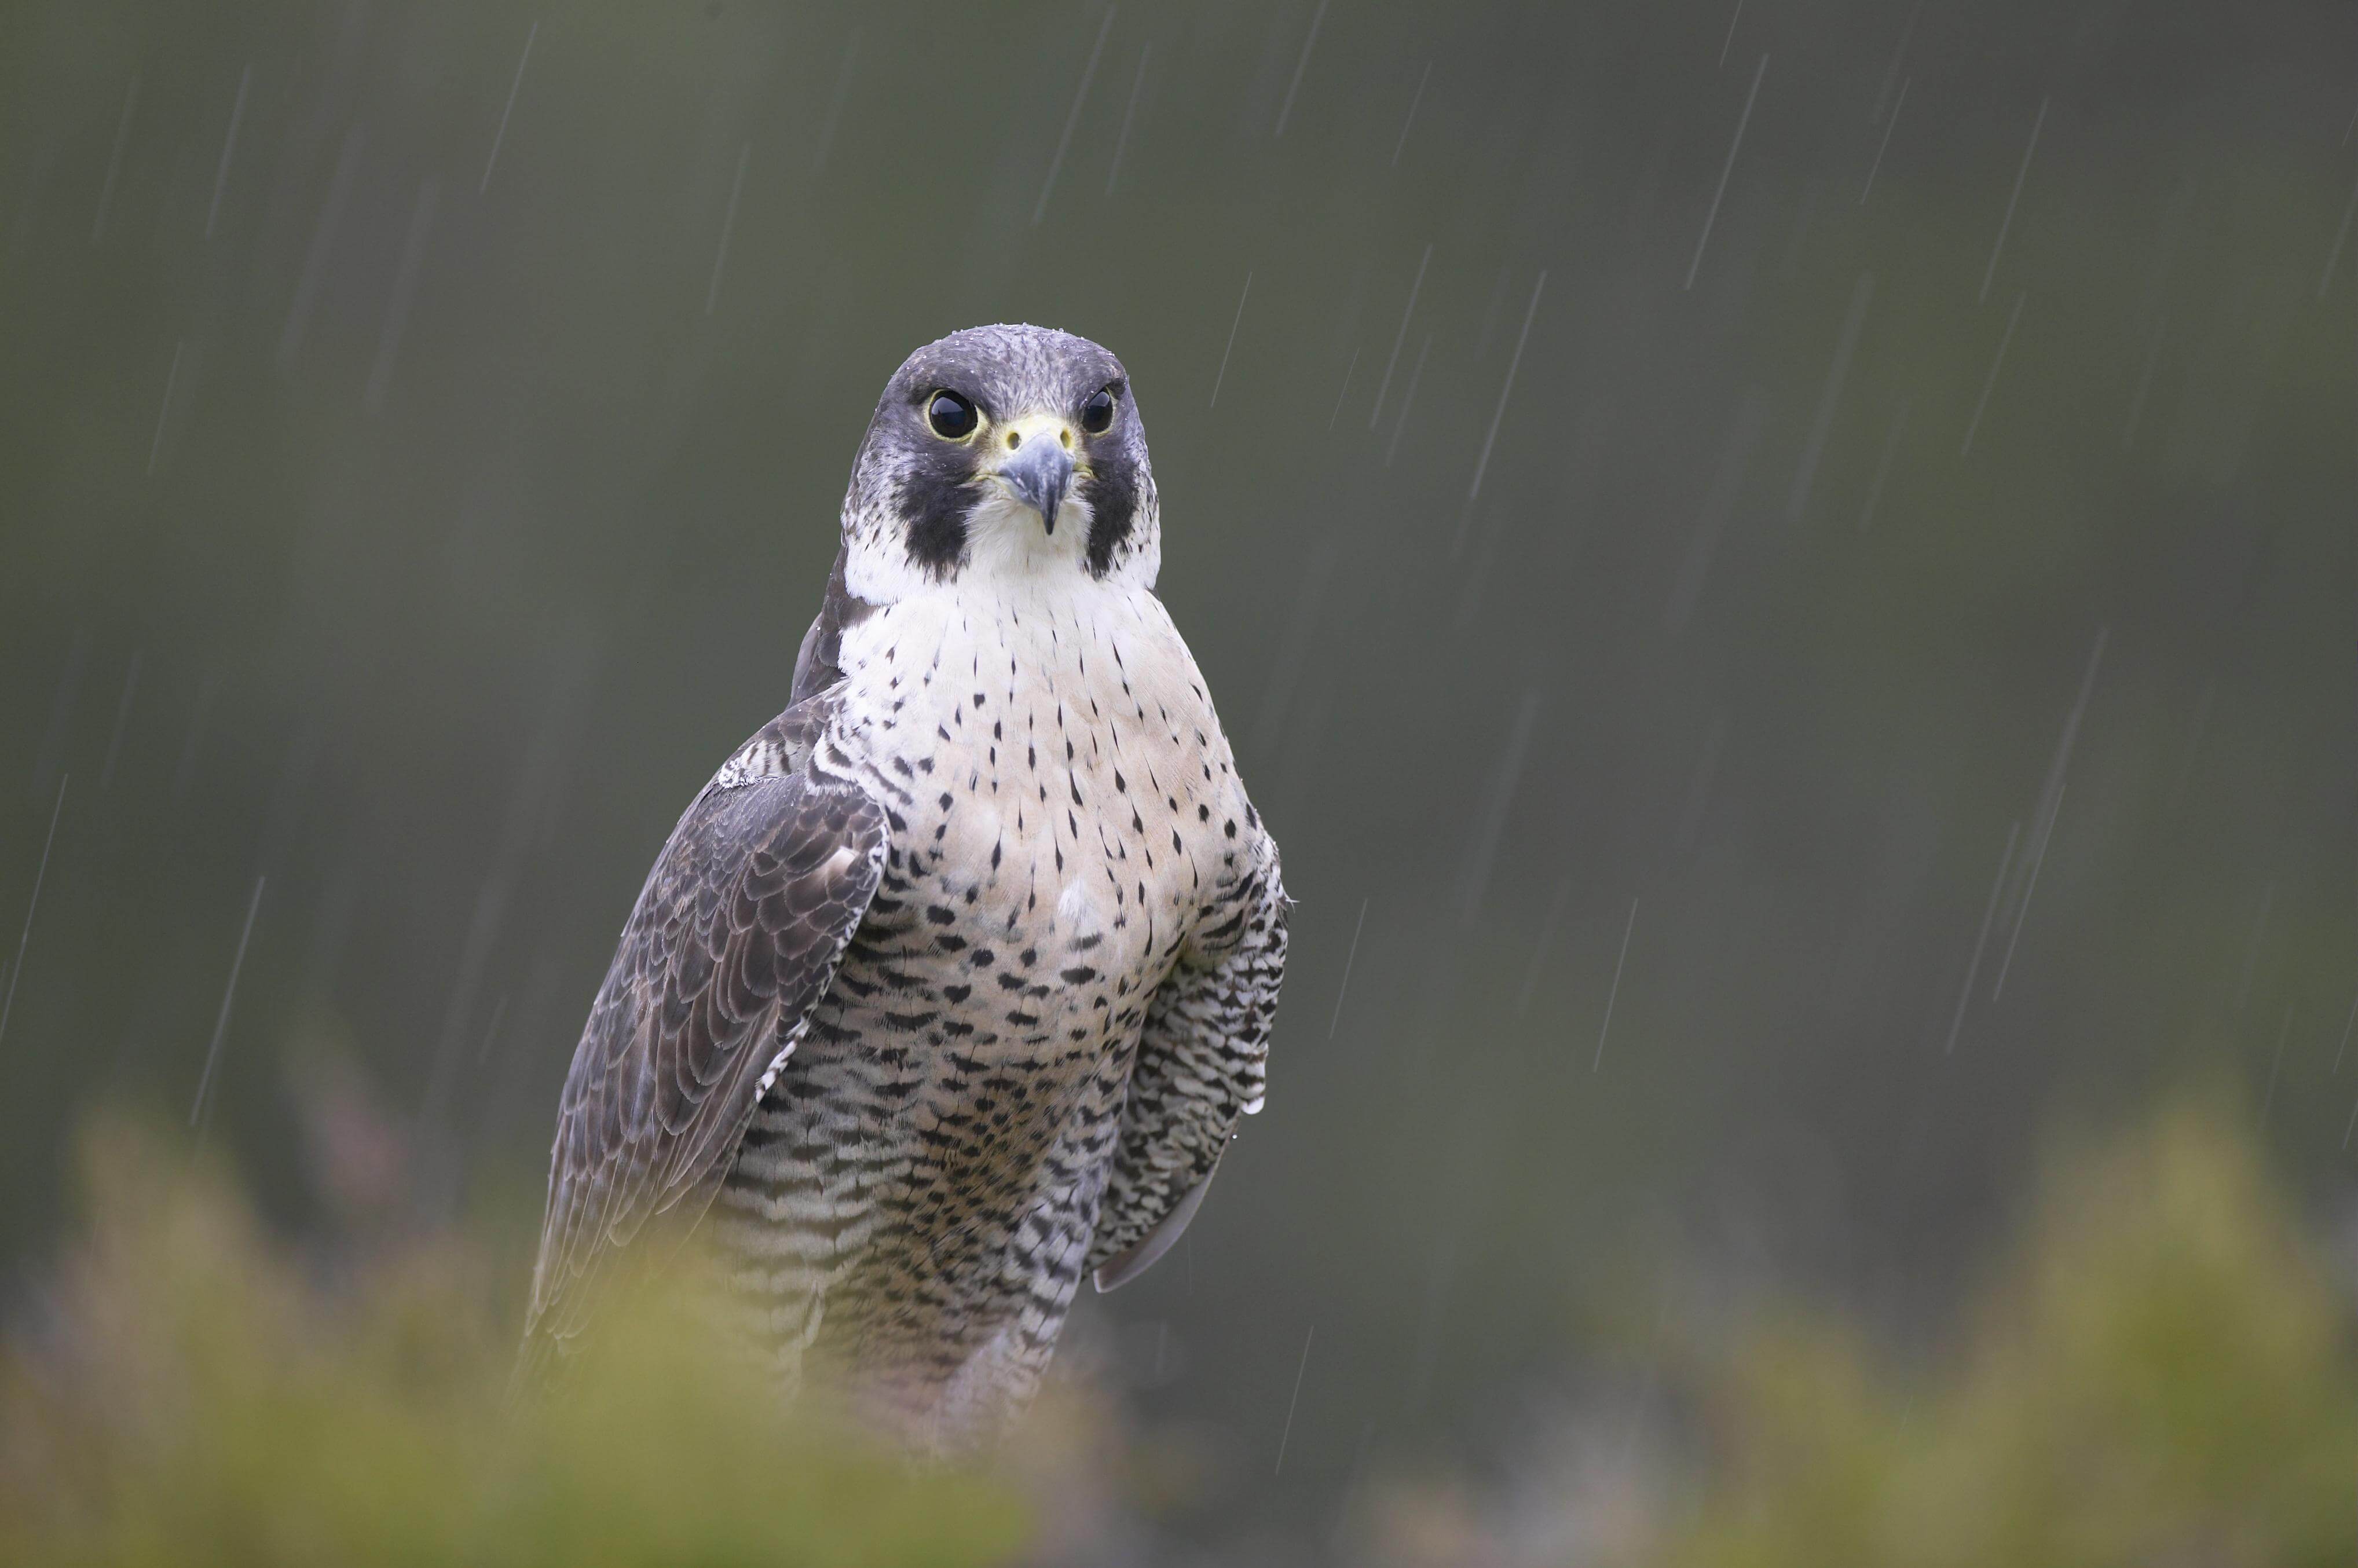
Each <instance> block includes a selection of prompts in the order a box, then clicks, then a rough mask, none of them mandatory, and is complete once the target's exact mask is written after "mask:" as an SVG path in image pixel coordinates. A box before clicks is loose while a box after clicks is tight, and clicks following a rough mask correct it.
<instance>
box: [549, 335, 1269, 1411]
mask: <svg viewBox="0 0 2358 1568" xmlns="http://www.w3.org/2000/svg"><path fill="white" fill-rule="evenodd" d="M1161 520H1162V517H1161V508H1160V503H1159V502H1158V499H1157V496H1156V493H1155V488H1154V476H1153V472H1152V469H1151V468H1150V467H1149V466H1148V462H1147V455H1146V437H1145V432H1144V430H1143V428H1142V427H1141V425H1140V422H1139V414H1138V405H1137V402H1136V400H1135V398H1134V397H1133V395H1132V393H1131V390H1130V377H1129V374H1128V373H1126V372H1125V371H1124V370H1123V369H1122V366H1121V363H1120V361H1118V360H1116V359H1115V358H1114V357H1113V355H1111V354H1110V353H1109V352H1107V351H1105V350H1104V349H1102V348H1100V347H1098V345H1097V344H1095V343H1093V342H1090V341H1087V340H1085V339H1082V338H1076V337H1073V336H1071V335H1069V334H1067V333H1064V332H1058V331H1052V330H1045V329H1042V328H1037V327H1028V326H997V327H978V328H974V329H971V330H967V331H963V332H958V333H955V334H953V335H952V336H950V337H947V338H944V339H942V340H941V341H938V342H936V343H933V344H930V345H928V346H926V347H925V348H923V349H920V350H918V351H916V352H915V353H914V354H912V355H911V356H910V357H909V359H908V361H907V362H906V363H904V364H903V365H902V367H901V368H900V370H899V372H898V373H896V374H894V375H893V377H892V381H891V383H890V384H887V385H886V387H885V389H884V395H883V396H882V398H881V399H879V400H878V402H877V405H876V412H875V416H874V417H873V418H871V420H870V421H869V425H868V431H867V435H866V437H865V438H863V439H862V441H861V442H860V451H859V455H858V457H857V459H856V460H854V462H853V465H852V472H851V483H850V487H849V491H848V492H847V493H846V495H845V497H844V503H843V514H842V545H841V548H840V549H839V550H838V553H837V556H836V559H835V568H834V570H833V572H832V573H831V575H830V576H829V578H828V580H827V596H826V600H825V601H824V603H823V604H822V606H821V608H820V610H819V613H818V618H817V621H816V622H813V623H812V625H811V628H810V631H809V633H808V634H807V635H806V636H805V637H804V639H803V642H802V647H801V651H800V654H799V655H798V656H797V657H796V659H795V676H794V687H793V690H792V693H791V700H790V702H789V705H788V706H787V708H786V710H785V711H784V713H782V714H780V715H779V716H778V717H777V718H776V719H773V720H771V721H770V722H769V723H768V724H766V725H764V726H763V728H762V729H761V730H759V731H758V732H757V733H755V734H754V736H753V737H752V740H750V741H747V742H746V743H745V744H744V745H743V746H742V747H741V748H740V749H739V750H738V752H736V754H735V755H734V756H732V757H730V759H729V760H728V762H725V763H723V764H722V766H721V768H720V771H719V773H716V774H715V775H714V776H713V779H712V781H711V783H709V784H707V785H705V787H704V790H703V792H702V793H701V794H699V795H698V796H697V797H696V800H695V803H694V804H693V805H691V806H689V807H688V808H687V814H686V815H685V816H682V817H681V818H680V821H679V825H678V826H677V827H675V828H674V829H673V830H672V835H671V838H670V840H669V842H667V843H666V844H665V846H664V849H663V852H662V853H661V854H660V855H659V856H658V857H657V858H656V860H655V863H654V870H653V871H651V872H650V873H649V874H648V877H647V881H646V885H645V887H644V889H643V890H642V891H641V892H640V894H639V898H638V903H637V905H636V906H635V907H634V908H633V910H632V912H631V916H630V920H629V923H628V924H627V925H625V926H624V928H623V931H622V942H621V945H620V946H619V948H618V950H617V951H616V953H615V955H614V961H613V965H612V967H611V968H610V969H609V970H608V971H607V975H606V979H605V983H604V984H603V985H602V986H601V987H600V989H599V992H598V996H597V1000H595V1001H594V1002H593V1003H592V1005H591V1008H590V1020H589V1023H588V1025H587V1027H586V1028H585V1029H584V1030H583V1032H582V1035H581V1041H580V1044H579V1047H578V1048H577V1049H576V1051H575V1053H574V1057H573V1065H572V1069H571V1071H570V1072H568V1075H567V1076H566V1080H565V1091H564V1097H563V1099H562V1101H561V1103H560V1105H559V1108H558V1111H557V1142H556V1150H555V1153H554V1155H553V1157H552V1161H551V1169H550V1173H549V1184H548V1207H547V1214H546V1221H545V1225H544V1228H543V1231H542V1236H541V1245H540V1257H539V1261H538V1264H537V1266H536V1267H535V1271H534V1274H533V1284H532V1297H531V1304H530V1307H529V1311H528V1316H527V1323H526V1328H525V1347H526V1362H527V1365H537V1364H542V1363H545V1362H546V1361H548V1360H549V1359H551V1358H553V1357H556V1356H557V1355H560V1354H561V1353H563V1352H564V1351H566V1350H568V1348H570V1347H571V1346H572V1345H573V1344H574V1343H575V1342H576V1341H577V1339H578V1336H579V1335H580V1334H581V1332H582V1330H583V1328H584V1326H585V1323H586V1322H587V1321H588V1316H589V1314H588V1312H587V1308H588V1306H589V1303H590V1296H591V1294H592V1291H591V1287H592V1286H593V1284H595V1283H596V1281H598V1280H599V1279H600V1276H601V1275H603V1274H605V1273H607V1272H609V1271H611V1268H612V1266H613V1265H614V1263H615V1261H616V1260H618V1259H619V1258H622V1257H623V1256H626V1255H629V1254H631V1253H632V1252H633V1250H634V1246H633V1244H634V1242H636V1243H637V1244H638V1245H637V1247H636V1248H635V1250H636V1251H638V1252H640V1253H647V1252H649V1251H650V1248H649V1246H648V1244H647V1242H646V1240H645V1237H646V1235H647V1234H648V1233H649V1232H650V1231H651V1230H653V1229H654V1228H657V1227H654V1226H651V1223H650V1222H652V1221H655V1220H657V1219H658V1217H665V1218H667V1220H668V1221H669V1223H667V1224H665V1225H664V1226H662V1227H660V1228H663V1229H665V1230H672V1229H675V1228H676V1227H679V1226H694V1225H697V1224H698V1222H699V1221H700V1222H701V1227H702V1231H703V1234H704V1235H705V1237H706V1238H708V1240H709V1241H710V1242H711V1243H712V1244H713V1245H714V1246H715V1247H716V1248H717V1249H718V1253H719V1257H720V1259H721V1260H722V1262H723V1266H724V1269H725V1271H726V1273H727V1275H728V1278H729V1281H730V1292H729V1293H730V1300H731V1302H732V1303H734V1307H735V1309H736V1311H737V1312H741V1314H742V1315H743V1317H744V1318H745V1319H746V1321H747V1322H748V1323H749V1325H751V1327H752V1331H753V1333H754V1336H755V1342H756V1344H757V1345H758V1346H759V1347H760V1349H761V1351H762V1353H763V1355H764V1356H766V1357H771V1358H773V1360H774V1363H775V1366H776V1369H777V1371H778V1373H779V1374H780V1376H781V1377H782V1379H784V1380H785V1382H786V1383H787V1385H788V1386H789V1387H792V1386H793V1385H794V1384H795V1382H796V1381H797V1380H798V1379H800V1378H801V1377H803V1376H804V1375H805V1371H806V1367H823V1368H826V1369H827V1371H828V1372H829V1373H830V1374H831V1375H833V1376H835V1377H838V1378H839V1379H841V1380H842V1381H843V1383H844V1384H845V1386H847V1387H848V1388H849V1390H851V1391H852V1393H853V1394H854V1396H855V1398H856V1399H857V1400H858V1401H859V1402H860V1404H861V1405H862V1406H864V1407H865V1408H867V1409H869V1410H871V1411H875V1412H877V1413H878V1414H880V1415H881V1416H882V1418H883V1419H884V1420H885V1421H886V1422H887V1423H888V1424H889V1425H890V1426H891V1427H892V1429H893V1430H894V1431H895V1432H896V1433H899V1434H900V1435H902V1436H903V1438H904V1439H906V1440H908V1441H911V1442H913V1443H914V1444H916V1445H917V1446H920V1447H922V1448H928V1449H935V1450H940V1449H946V1448H951V1447H956V1446H960V1445H963V1444H970V1443H972V1442H974V1441H978V1440H980V1439H983V1438H986V1437H988V1436H990V1435H991V1434H992V1433H995V1432H996V1431H998V1430H999V1429H1000V1428H1001V1426H1003V1424H1004V1422H1006V1421H1007V1420H1008V1419H1009V1418H1011V1416H1012V1415H1013V1414H1014V1413H1015V1412H1016V1411H1019V1410H1020V1409H1021V1408H1022V1405H1023V1403H1024V1402H1025V1401H1026V1400H1028V1398H1029V1397H1030V1395H1031V1394H1032V1392H1033V1389H1034V1388H1035V1387H1036V1386H1037V1384H1038V1382H1039V1379H1040V1377H1041V1374H1042V1372H1043V1370H1044V1368H1045V1367H1046V1365H1047V1362H1048V1358H1049V1356H1050V1354H1051V1352H1052V1351H1053V1349H1054V1347H1055V1341H1056V1336H1057V1334H1058V1332H1059V1330H1060V1329H1061V1328H1062V1327H1063V1325H1064V1322H1065V1314H1066V1313H1067V1311H1068V1310H1069V1309H1070V1307H1071V1304H1072V1299H1073V1292H1074V1290H1075V1288H1076V1285H1077V1284H1078V1282H1079V1281H1080V1278H1081V1276H1082V1274H1083V1273H1084V1272H1088V1273H1090V1274H1091V1275H1092V1276H1093V1277H1094V1279H1095V1281H1096V1284H1097V1287H1098V1289H1099V1290H1101V1291H1102V1290H1111V1289H1113V1288H1114V1287H1116V1286H1118V1285H1120V1284H1121V1283H1122V1282H1123V1281H1127V1280H1130V1279H1131V1278H1133V1277H1135V1276H1136V1275H1137V1274H1138V1273H1139V1272H1141V1271H1142V1270H1144V1269H1145V1268H1146V1267H1147V1266H1148V1265H1149V1264H1151V1263H1152V1262H1153V1261H1154V1260H1155V1259H1156V1258H1158V1257H1160V1256H1161V1255H1162V1254H1163V1251H1164V1250H1166V1249H1168V1248H1169V1247H1170V1246H1171V1244H1172V1243H1173V1242H1174V1240H1175V1239H1176V1238H1178V1235H1179V1233H1180V1232H1181V1231H1182V1230H1183V1229H1184V1228H1185V1227H1186V1225H1187V1222H1188V1221H1189V1219H1190V1218H1192V1217H1194V1215H1195V1209H1196V1206H1198V1205H1199V1204H1201V1203H1202V1201H1203V1198H1204V1192H1205V1188H1206V1185H1207V1184H1209V1183H1210V1181H1211V1179H1212V1174H1213V1172H1214V1171H1215V1170H1216V1169H1217V1167H1218V1165H1219V1162H1220V1155H1221V1152H1222V1151H1223V1150H1224V1149H1225V1148H1226V1147H1227V1145H1228V1141H1229V1140H1230V1139H1231V1138H1232V1137H1233V1136H1234V1135H1235V1130H1236V1127H1237V1119H1238V1117H1239V1116H1240V1115H1249V1114H1251V1113H1252V1112H1254V1111H1257V1110H1259V1109H1260V1105H1261V1096H1262V1085H1263V1078H1264V1068H1265V1064H1266V1061H1267V1055H1268V1049H1269V1037H1270V1029H1271V1021H1272V1019H1273V1016H1274V1014H1275V1011H1276V1007H1277V993H1278V984H1279V980H1280V978H1281V975H1282V971H1283V968H1284V964H1285V931H1286V903H1287V900H1286V897H1285V892H1284V890H1283V888H1282V886H1281V885H1280V881H1279V877H1278V855H1277V846H1276V845H1275V843H1273V842H1272V841H1271V838H1270V835H1269V832H1268V830H1267V829H1266V828H1265V827H1263V825H1262V822H1261V819H1260V815H1259V813H1257V812H1256V811H1255V810H1254V809H1253V806H1252V803H1251V802H1250V801H1249V799H1247V798H1246V795H1245V788H1244V784H1243V782H1242V781H1241V780H1240V779H1239V778H1238V776H1237V768H1236V762H1235V759H1234V757H1233V755H1232V754H1231V752H1230V751H1229V748H1228V741H1227V739H1226V737H1225V736H1224V735H1223V734H1222V733H1221V730H1220V721H1219V718H1218V716H1217V714H1216V713H1215V712H1214V710H1213V708H1212V700H1211V697H1209V696H1208V695H1207V694H1206V691H1205V687H1204V677H1203V676H1202V674H1201V673H1200V672H1199V671H1198V670H1197V669H1196V667H1195V658H1194V657H1193V655H1191V654H1189V652H1188V650H1187V644H1186V643H1185V642H1184V641H1183V640H1182V639H1181V638H1180V635H1179V633H1178V629H1177V628H1176V627H1175V626H1174V625H1173V624H1172V621H1171V617H1170V615H1169V613H1168V612H1167V611H1165V610H1164V609H1163V603H1162V601H1161V600H1159V599H1157V598H1156V597H1155V594H1154V579H1155V574H1156V571H1157V569H1158V568H1159V566H1160V564H1161V559H1162V532H1161ZM732 1315H734V1313H732Z"/></svg>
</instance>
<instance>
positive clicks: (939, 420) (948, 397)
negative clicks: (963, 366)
mask: <svg viewBox="0 0 2358 1568" xmlns="http://www.w3.org/2000/svg"><path fill="white" fill-rule="evenodd" d="M925 423H926V424H927V425H928V426H930V427H932V429H933V432H934V434H935V435H936V436H939V437H940V438H942V439H943V440H945V441H962V440H964V439H966V438H968V436H971V435H973V434H974V427H976V426H977V425H978V424H980V423H981V418H980V416H979V415H977V414H976V413H975V411H974V405H973V404H972V403H970V402H968V400H967V399H965V398H963V397H960V396H959V395H957V393H955V392H949V391H941V392H936V393H935V394H934V395H933V396H931V397H930V398H927V399H926V400H925Z"/></svg>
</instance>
